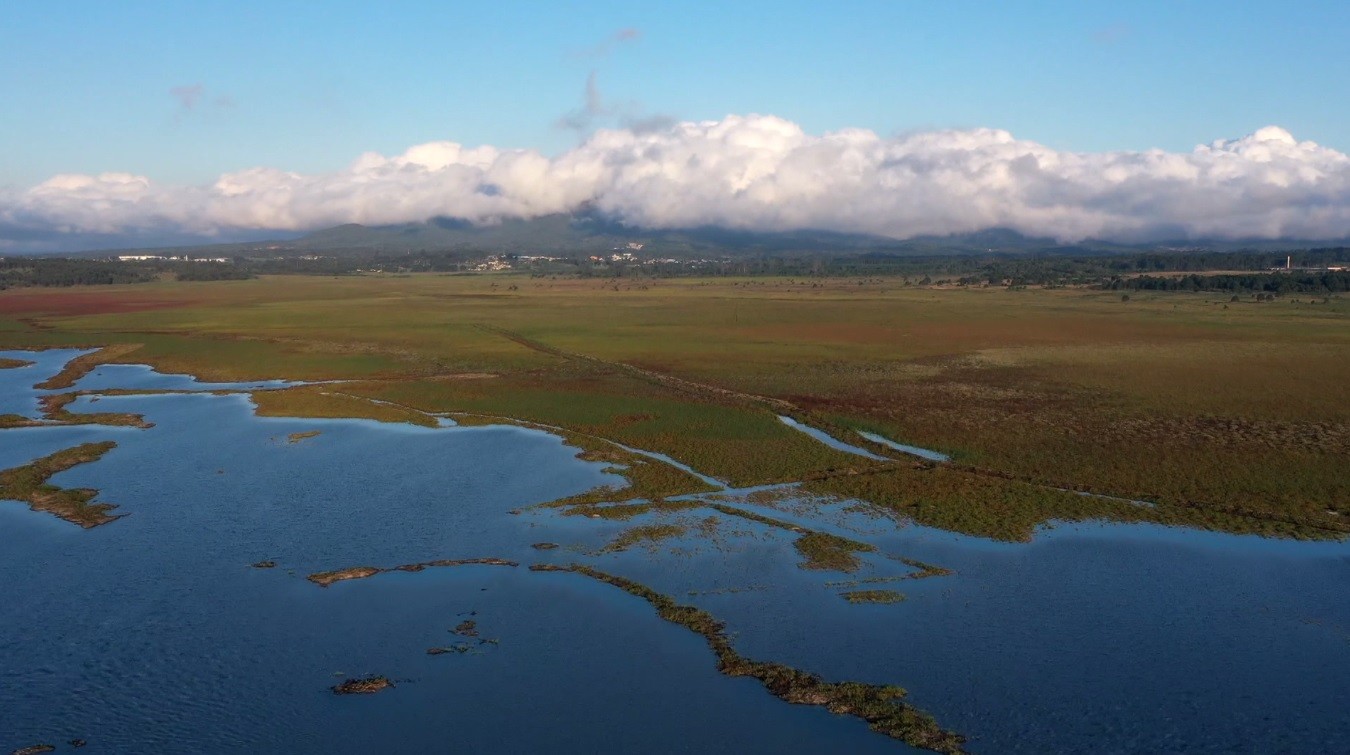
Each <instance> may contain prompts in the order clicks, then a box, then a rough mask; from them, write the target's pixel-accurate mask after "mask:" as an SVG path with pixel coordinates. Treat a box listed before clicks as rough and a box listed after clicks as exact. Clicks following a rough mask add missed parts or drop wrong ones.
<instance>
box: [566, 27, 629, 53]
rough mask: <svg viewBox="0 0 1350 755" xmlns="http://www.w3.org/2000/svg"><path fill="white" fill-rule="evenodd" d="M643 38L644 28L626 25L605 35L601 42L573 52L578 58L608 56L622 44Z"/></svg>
mask: <svg viewBox="0 0 1350 755" xmlns="http://www.w3.org/2000/svg"><path fill="white" fill-rule="evenodd" d="M639 39H642V30H641V29H637V28H634V27H631V26H629V27H625V28H623V29H619V30H618V31H616V32H614V33H613V34H610V35H609V36H608V37H605V38H604V40H603V41H601V42H600V43H599V44H597V45H595V46H593V47H589V48H587V49H585V50H581V51H579V52H576V53H573V56H572V57H576V58H607V57H609V56H610V55H611V54H613V52H614V50H615V49H616V48H618V47H619V46H620V45H623V44H626V43H628V42H636V41H638V40H639Z"/></svg>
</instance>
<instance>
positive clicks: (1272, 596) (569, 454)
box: [0, 350, 1350, 753]
mask: <svg viewBox="0 0 1350 755" xmlns="http://www.w3.org/2000/svg"><path fill="white" fill-rule="evenodd" d="M78 353H80V352H76V351H69V350H66V351H49V352H37V353H27V352H5V353H3V354H0V356H10V357H19V358H25V359H28V360H30V361H35V362H36V364H35V365H33V366H31V367H25V368H17V369H8V370H0V405H3V407H4V408H3V409H2V410H0V413H20V414H24V415H26V416H32V417H37V416H38V415H37V414H36V412H37V403H36V401H37V398H38V397H39V396H41V395H43V393H44V392H43V391H38V390H35V389H34V388H33V387H32V386H33V385H34V384H35V383H37V382H40V381H41V380H43V379H45V378H46V377H48V376H50V375H51V374H54V373H55V372H56V371H58V370H59V369H60V367H61V365H62V364H64V362H65V361H66V360H68V359H70V358H73V357H74V356H76V355H77V354H78ZM282 385H285V384H284V383H281V382H266V383H259V384H252V383H250V384H242V385H236V384H202V383H198V382H197V381H195V380H194V379H192V378H191V377H190V376H167V375H159V374H158V373H155V372H154V371H153V370H150V369H149V368H146V367H143V366H104V367H100V368H99V369H97V370H96V371H95V372H93V373H91V374H90V375H88V376H86V377H85V378H83V379H82V380H81V381H80V382H79V383H78V384H77V385H76V388H77V389H82V390H89V391H104V390H110V389H137V390H171V391H179V392H176V393H162V394H152V395H128V396H101V397H98V396H85V397H82V398H80V399H79V400H77V401H76V402H74V403H72V404H71V405H70V407H69V408H70V410H71V411H72V412H76V413H79V412H81V411H100V412H133V413H139V414H144V415H145V417H146V419H147V420H149V421H150V422H152V423H154V427H152V428H150V429H147V430H140V429H133V428H114V427H103V426H95V425H85V426H59V427H37V428H22V429H10V430H4V431H2V432H0V468H9V467H14V466H18V465H22V464H24V463H27V462H28V461H31V460H33V459H36V458H39V457H42V456H44V455H47V454H50V453H53V452H55V451H58V450H61V449H63V448H69V447H71V446H74V445H78V444H80V443H85V442H90V441H100V440H113V441H115V442H116V443H117V444H118V446H117V448H115V449H114V450H112V451H111V452H109V453H108V454H107V455H106V456H105V457H104V458H103V459H101V460H100V461H97V462H94V463H90V464H85V465H81V466H77V467H75V468H73V469H70V470H68V471H66V472H62V473H60V474H58V475H56V476H55V477H53V478H52V483H53V484H57V485H60V486H62V487H90V488H97V489H98V490H99V491H100V494H99V496H98V498H97V499H96V500H98V501H107V502H111V503H115V504H117V505H118V506H119V508H118V509H117V510H116V512H115V513H118V514H125V515H126V516H125V517H124V518H121V519H118V520H116V521H113V522H111V523H108V524H106V525H103V526H100V527H97V528H94V529H89V530H84V529H81V528H79V527H77V526H75V525H72V524H69V523H67V522H64V521H62V520H60V519H57V518H56V517H54V516H52V515H50V514H47V513H41V512H34V511H30V510H29V509H28V508H27V506H26V505H24V504H20V503H16V502H6V503H3V504H0V572H2V573H3V574H4V578H3V580H0V623H2V624H3V627H4V631H3V632H0V659H3V662H0V711H3V714H0V751H8V750H7V749H6V748H8V749H16V748H20V747H25V746H29V745H33V744H36V743H39V742H50V743H52V744H56V745H59V749H60V750H67V749H70V748H69V747H68V746H67V745H66V744H65V743H66V742H67V741H68V740H71V739H76V738H79V739H85V740H88V746H87V747H86V748H85V750H84V751H85V752H131V751H148V750H168V751H183V752H221V753H224V752H238V751H240V750H250V751H270V752H279V751H286V752H332V751H353V752H362V751H400V752H419V751H422V752H440V751H450V750H454V751H467V752H535V751H540V750H554V751H568V752H572V751H577V752H580V751H597V750H599V751H618V750H623V751H644V752H686V751H699V752H821V751H835V752H906V751H909V748H908V747H907V746H905V745H904V744H902V743H899V742H897V741H895V740H891V739H889V738H886V737H884V736H881V735H878V734H876V733H873V732H871V731H869V730H868V728H867V725H866V724H865V723H863V722H862V721H860V720H858V719H855V718H851V717H846V716H836V715H832V714H830V713H828V712H827V711H825V710H824V709H822V708H818V707H812V706H805V705H789V704H787V703H785V702H783V701H781V700H779V699H777V698H775V697H774V696H772V695H770V694H769V693H768V692H766V691H765V689H764V687H763V686H762V685H761V684H760V683H759V682H758V681H756V680H754V679H750V678H729V677H726V676H723V675H721V674H719V673H718V671H717V669H716V663H715V660H714V657H713V655H712V653H711V652H710V650H709V649H708V647H707V644H706V642H705V641H704V639H703V638H702V637H700V636H698V635H696V634H693V633H691V632H689V631H687V630H685V629H684V628H682V627H680V626H677V625H675V624H672V623H669V622H666V621H663V620H661V619H660V618H659V617H658V616H657V615H656V613H655V612H654V611H653V609H652V607H651V605H649V604H648V603H647V602H645V601H643V600H640V599H637V598H635V597H633V596H630V595H628V594H626V593H624V592H622V591H620V590H618V589H616V588H614V587H612V586H610V585H606V584H603V583H600V582H596V581H594V580H591V579H587V578H586V577H584V576H582V575H578V574H568V573H535V572H530V571H529V570H528V569H527V566H528V565H529V564H533V563H545V562H547V563H557V564H566V563H572V562H580V563H586V564H590V565H592V566H594V567H595V568H597V569H601V570H604V571H606V572H608V573H612V574H617V575H621V576H623V577H627V578H629V579H633V580H636V581H638V582H641V583H643V584H646V585H649V586H651V587H652V588H653V589H656V590H658V591H660V592H662V593H665V594H667V595H670V596H671V597H673V598H675V599H676V600H678V601H680V602H685V603H689V604H691V605H695V606H698V607H700V608H703V609H705V610H707V611H709V612H711V613H712V614H714V615H715V616H716V617H718V618H719V619H721V620H723V621H725V622H726V623H727V632H728V634H729V635H730V637H731V638H732V642H733V644H734V646H735V648H736V650H737V651H739V652H740V653H741V654H742V655H744V656H747V657H749V658H753V659H756V660H765V661H775V662H779V663H785V664H788V665H791V666H794V667H797V668H800V669H803V670H807V671H811V672H814V673H818V674H820V675H821V676H823V677H825V678H826V679H829V680H832V681H843V680H855V681H864V682H870V683H877V684H898V685H901V686H903V687H905V688H907V689H908V690H909V691H910V696H909V701H910V702H911V703H912V704H914V705H915V706H917V707H919V708H921V709H923V710H926V711H928V712H929V713H931V714H932V715H934V716H935V717H936V718H937V720H938V722H939V723H940V724H941V725H942V726H944V727H945V728H948V729H952V730H955V731H958V732H960V733H962V734H964V735H966V736H967V737H969V742H968V748H969V749H970V750H971V751H973V752H1010V751H1025V752H1057V751H1058V752H1070V751H1079V752H1081V751H1133V752H1156V751H1177V750H1182V749H1184V750H1186V751H1189V752H1231V751H1253V752H1274V751H1294V752H1312V751H1318V752H1332V751H1350V678H1347V675H1346V674H1345V670H1346V669H1347V668H1350V589H1347V587H1350V545H1347V544H1346V543H1301V542H1292V541H1281V540H1270V539H1263V538H1257V537H1249V536H1232V535H1222V534H1216V533H1209V532H1199V531H1193V530H1185V529H1175V528H1166V527H1159V526H1152V525H1148V526H1141V525H1120V524H1109V523H1085V524H1076V525H1059V526H1056V527H1053V528H1047V529H1045V530H1044V531H1041V532H1039V533H1037V535H1036V537H1035V538H1034V539H1033V541H1032V542H1030V543H1016V544H1009V543H998V542H991V541H988V540H982V539H978V538H971V537H966V536H961V535H955V534H952V533H947V532H942V531H940V530H934V529H930V528H925V527H919V526H915V525H913V524H911V523H908V522H904V521H895V520H893V519H891V518H889V517H886V516H883V515H881V514H880V513H877V512H869V511H867V510H865V509H860V507H858V506H856V505H850V502H837V501H819V500H814V499H805V498H799V497H795V495H794V494H793V492H792V491H791V490H790V489H788V490H786V491H779V499H778V500H775V501H771V502H769V503H765V502H764V501H763V500H761V499H759V498H753V497H751V498H746V497H745V496H747V495H749V494H733V496H732V497H733V499H735V498H736V496H737V495H741V499H740V500H738V501H735V503H736V505H737V506H741V507H743V508H744V510H746V511H752V512H757V513H761V514H765V515H768V516H771V517H774V518H777V519H784V520H789V521H793V522H795V523H800V524H801V525H803V526H807V527H810V528H813V529H818V530H821V531H825V532H833V533H838V534H843V535H847V536H848V537H852V538H855V539H859V540H862V541H865V542H868V543H871V544H872V545H874V546H876V547H877V549H878V550H877V552H875V553H870V554H864V558H865V565H864V567H863V569H862V570H861V571H860V572H859V573H858V574H853V575H842V574H838V573H834V572H822V571H806V570H802V569H800V568H798V567H797V562H798V561H799V560H800V557H799V555H798V554H797V553H796V551H795V550H794V549H793V547H792V543H793V539H794V537H795V536H794V535H793V534H792V533H789V532H786V531H784V530H782V529H780V528H775V527H772V526H767V525H764V524H762V523H759V522H755V521H750V520H747V519H744V518H741V517H735V516H728V515H726V514H724V513H721V512H717V511H714V510H711V509H693V510H688V511H681V512H674V513H658V514H651V515H647V516H645V517H641V518H638V519H634V520H632V521H630V522H618V521H610V520H593V519H587V518H584V517H568V516H562V515H560V514H559V513H558V512H557V511H556V510H553V509H541V508H531V507H532V506H534V505H535V504H539V503H543V502H546V501H550V500H554V499H557V498H560V497H563V496H568V495H573V494H576V493H580V492H583V491H586V490H589V489H591V488H594V487H596V486H599V485H621V484H623V479H622V478H620V477H617V476H615V475H613V474H609V473H607V472H606V471H605V468H606V465H605V464H602V463H593V462H586V461H582V460H579V459H578V458H576V454H577V452H578V450H579V449H576V448H573V447H569V446H567V445H566V444H565V443H564V442H563V440H562V439H561V438H560V437H558V436H557V435H553V434H550V433H547V432H544V431H541V430H534V429H525V428H521V427H513V426H490V427H441V428H423V427H412V426H406V425H392V424H381V423H376V422H373V421H365V420H307V419H278V418H261V417H257V416H255V414H254V412H253V406H252V403H251V402H250V400H249V398H248V396H247V393H246V392H247V391H249V390H254V389H260V388H261V389H267V388H275V387H280V386H282ZM221 391H224V392H227V393H223V394H217V393H212V392H221ZM230 391H235V392H233V393H228V392H230ZM95 399H96V400H95ZM308 432H317V433H318V434H317V435H314V436H312V437H307V438H304V439H303V440H300V441H299V442H292V441H291V439H290V436H291V434H293V433H308ZM752 500H754V501H759V502H758V503H753V502H751V501H752ZM651 523H673V524H681V525H684V526H686V527H687V528H688V529H687V533H686V535H685V536H682V537H676V538H672V539H669V540H664V541H661V542H659V543H653V544H650V545H646V546H643V545H639V546H636V547H631V548H629V549H627V550H624V551H620V552H601V551H602V548H603V546H605V544H606V543H608V542H610V541H611V540H612V538H614V537H615V536H617V535H618V534H620V533H621V532H623V531H625V530H627V529H628V528H630V527H632V526H634V525H636V524H651ZM539 542H553V543H558V544H560V546H561V547H559V548H557V549H555V550H549V551H540V550H536V549H534V548H533V547H531V546H532V544H534V543H539ZM467 558H499V559H509V560H512V561H516V562H519V564H520V566H518V567H510V566H489V565H469V566H456V567H447V568H429V569H426V570H424V571H419V572H397V571H396V572H391V573H386V574H380V575H378V576H375V577H372V578H369V579H363V580H358V581H349V582H342V583H338V584H335V585H333V586H331V587H327V588H321V587H318V586H316V585H314V584H312V583H310V582H309V581H307V580H305V578H304V577H305V576H306V575H308V574H311V573H314V572H318V571H325V570H332V569H341V568H346V567H353V566H363V565H369V566H375V567H384V568H387V567H394V566H398V565H402V564H412V563H418V562H425V561H431V560H436V559H467ZM899 558H908V559H917V560H919V561H922V562H925V563H930V564H935V565H937V566H941V567H943V568H945V569H948V570H951V571H953V572H954V573H953V574H949V575H945V576H936V577H929V578H926V579H903V577H905V576H906V575H911V574H912V573H913V572H914V569H913V568H912V567H910V566H906V565H905V564H904V563H902V562H900V561H898V560H897V559H899ZM263 560H271V561H274V562H275V563H276V567H275V568H267V569H261V568H254V567H253V566H252V564H254V563H256V562H260V561H263ZM891 579H894V580H895V581H875V582H866V583H861V580H891ZM855 583H857V584H855ZM860 587H878V588H886V589H893V590H897V591H899V592H901V593H903V594H904V595H905V598H906V599H905V600H904V601H903V602H899V603H894V604H890V605H854V604H850V603H848V602H846V601H845V600H843V599H842V598H841V597H840V593H841V592H843V591H846V590H850V589H859V588H860ZM466 620H469V621H473V622H475V623H476V631H477V632H478V637H476V638H469V639H466V638H465V637H464V636H463V635H460V634H456V633H454V632H453V631H451V630H453V629H454V628H455V627H456V626H459V625H461V623H462V622H464V621H466ZM456 645H467V646H469V647H468V648H467V650H465V652H459V651H453V652H448V653H444V654H440V655H429V654H428V653H427V650H428V649H430V648H441V647H453V646H456ZM376 674H378V675H384V676H387V677H389V678H390V679H392V680H393V681H394V683H395V687H394V689H392V690H387V691H384V692H381V693H379V694H377V695H370V696H337V695H334V694H332V692H331V691H330V687H331V686H332V685H334V684H336V683H338V682H340V681H342V680H343V679H344V678H348V677H355V676H365V675H376Z"/></svg>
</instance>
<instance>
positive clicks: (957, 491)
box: [0, 275, 1350, 539]
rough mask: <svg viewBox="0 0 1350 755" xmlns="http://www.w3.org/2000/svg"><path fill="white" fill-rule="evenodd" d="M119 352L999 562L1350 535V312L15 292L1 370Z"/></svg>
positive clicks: (1040, 293)
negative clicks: (981, 549)
mask: <svg viewBox="0 0 1350 755" xmlns="http://www.w3.org/2000/svg"><path fill="white" fill-rule="evenodd" d="M110 344H127V345H128V346H127V347H126V348H125V349H124V350H123V351H122V352H121V353H119V354H117V356H116V359H117V361H125V362H143V363H148V364H151V365H153V366H155V367H156V368H158V369H161V370H164V371H172V372H188V373H192V374H195V375H198V376H200V377H202V378H203V379H208V380H239V379H261V378H292V379H305V380H324V379H342V380H353V381H357V382H352V383H347V384H343V385H342V386H340V392H341V393H342V394H344V395H343V396H342V397H341V398H337V397H333V396H325V395H320V394H321V392H320V391H317V390H303V391H286V392H280V393H275V394H270V395H268V396H266V398H264V399H263V400H262V401H260V404H261V405H262V408H263V410H264V411H266V412H267V413H270V414H292V415H295V416H340V415H346V416H370V417H372V418H376V419H388V420H393V421H422V422H425V421H426V419H425V415H424V414H422V413H424V412H464V413H470V414H475V415H490V416H495V417H507V418H514V419H518V420H524V421H528V422H533V423H539V424H545V425H552V426H557V427H561V428H564V429H566V430H567V431H570V432H572V433H577V434H580V435H581V436H588V437H593V438H599V439H606V440H612V441H617V442H619V443H623V444H626V445H630V446H634V447H638V448H642V449H647V450H652V451H659V452H662V453H665V454H669V455H670V456H672V457H674V458H675V459H677V460H679V461H682V462H684V463H687V464H690V465H691V466H693V467H694V468H696V469H698V470H699V471H701V472H703V473H705V474H709V475H712V476H714V477H717V478H719V479H723V480H726V481H728V482H730V483H733V484H736V485H750V484H758V483H765V482H776V481H785V480H801V479H807V478H810V479H811V480H812V482H811V483H810V486H811V489H812V490H813V491H815V492H821V493H828V494H832V495H839V496H849V497H859V498H862V499H865V500H869V501H872V502H874V503H878V504H881V505H885V506H889V507H892V508H895V509H896V510H899V511H901V512H903V513H906V514H907V515H910V516H913V517H915V518H916V519H918V520H919V521H923V522H927V523H931V524H934V525H937V526H941V527H947V528H951V529H955V530H960V531H964V532H970V533H972V534H978V535H982V536H989V537H1001V538H1007V539H1021V538H1025V537H1028V536H1029V535H1030V533H1031V532H1032V530H1033V529H1034V527H1035V526H1036V525H1037V524H1039V523H1042V522H1044V521H1046V520H1050V519H1081V518H1094V517H1107V518H1122V519H1149V520H1156V521H1164V522H1169V523H1180V524H1189V525H1194V526H1204V527H1212V528H1217V529H1225V530H1234V531H1250V532H1266V533H1271V534H1281V535H1294V536H1301V537H1328V536H1332V537H1334V536H1343V535H1344V534H1345V533H1346V532H1347V531H1350V474H1347V471H1346V470H1347V460H1350V387H1347V381H1346V379H1345V378H1346V376H1347V375H1350V301H1347V300H1345V299H1339V298H1332V299H1329V300H1324V299H1322V298H1317V299H1310V298H1306V297H1304V298H1299V297H1291V298H1289V299H1282V300H1279V301H1275V302H1269V303H1260V304H1258V303H1255V302H1251V301H1242V302H1229V301H1228V300H1227V298H1226V297H1222V296H1220V295H1217V294H1203V293H1201V294H1191V293H1158V294H1147V293H1136V294H1134V295H1132V297H1131V299H1130V301H1128V302H1125V301H1121V298H1120V296H1119V294H1113V293H1110V292H1101V291H1091V290H1086V289H1058V290H1036V289H1031V290H1007V289H1002V288H988V289H983V288H971V289H961V288H952V289H938V288H915V287H901V286H899V285H896V284H895V282H893V281H888V280H886V279H880V280H878V279H872V280H869V281H857V280H849V279H831V280H825V281H822V280H812V281H800V280H788V279H740V280H738V279H721V278H719V279H715V280H714V279H672V280H654V281H653V280H647V281H643V282H641V283H637V282H615V281H601V280H595V279H587V280H583V279H560V280H553V279H543V278H529V277H524V276H501V275H485V276H447V275H414V276H387V277H386V276H369V277H359V278H358V277H344V278H318V277H300V276H288V277H273V278H263V279H259V280H250V281H228V282H219V283H168V282H165V283H156V284H148V285H137V286H125V287H115V286H103V287H96V288H95V287H90V288H76V289H63V290H60V291H54V290H51V289H44V290H36V289H28V290H11V291H4V292H0V346H2V347H5V348H31V347H45V346H69V345H86V346H92V345H99V346H103V345H110ZM133 345H138V346H136V347H135V348H131V347H132V346H133ZM335 390H339V389H337V388H335ZM364 399H377V400H379V401H383V402H388V403H382V404H381V403H372V402H370V401H366V400H364ZM784 402H786V404H784ZM785 405H786V406H791V407H792V408H793V411H792V413H793V415H794V416H796V417H798V418H799V419H806V420H807V421H809V422H811V423H812V424H816V425H817V426H820V427H826V428H829V429H831V430H832V431H833V432H834V433H835V434H836V435H839V436H844V435H850V436H851V434H852V430H853V429H862V430H869V431H873V432H877V433H880V434H882V435H884V436H886V437H889V438H891V439H893V440H896V441H899V442H902V443H908V444H913V445H917V446H923V447H927V448H933V449H936V450H939V451H943V452H945V453H948V454H950V455H951V456H952V457H953V460H954V465H952V466H942V467H940V468H938V469H934V470H928V471H923V470H916V469H914V468H913V467H912V465H911V464H910V463H909V461H908V460H907V461H904V462H898V463H894V464H891V465H889V466H891V467H893V469H888V470H886V471H884V472H881V473H874V474H852V473H857V472H872V471H874V470H873V468H874V467H876V466H878V465H877V463H876V462H870V461H867V460H864V459H861V458H859V457H856V456H852V455H849V454H845V453H843V452H839V451H835V450H832V449H830V448H828V447H826V446H824V445H823V444H820V443H818V442H816V441H815V440H812V439H811V438H809V437H807V436H805V435H803V434H801V433H799V432H797V431H795V430H792V429H790V428H788V427H786V426H784V425H783V424H782V423H780V422H779V421H778V420H777V418H776V416H775V414H777V413H782V407H783V406H785ZM418 418H421V419H418ZM853 440H856V438H854V439H853ZM586 447H587V448H597V447H598V446H595V445H594V444H592V443H587V444H586ZM869 447H870V446H869ZM690 479H692V478H690ZM1049 488H1068V489H1073V490H1081V491H1091V492H1094V493H1099V494H1105V495H1111V496H1118V497H1121V498H1128V499H1142V500H1147V501H1152V502H1156V503H1157V504H1158V505H1157V508H1156V509H1145V508H1142V507H1139V506H1134V505H1131V504H1124V503H1119V502H1111V501H1106V500H1105V499H1090V498H1084V497H1082V496H1076V495H1072V494H1069V493H1060V492H1058V491H1054V490H1050V489H1049Z"/></svg>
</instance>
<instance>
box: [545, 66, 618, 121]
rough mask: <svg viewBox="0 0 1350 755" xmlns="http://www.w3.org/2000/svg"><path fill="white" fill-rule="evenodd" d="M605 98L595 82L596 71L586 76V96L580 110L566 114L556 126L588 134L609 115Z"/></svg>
mask: <svg viewBox="0 0 1350 755" xmlns="http://www.w3.org/2000/svg"><path fill="white" fill-rule="evenodd" d="M608 114H609V111H608V110H607V109H606V108H605V101H604V98H603V97H601V96H600V87H599V86H598V85H597V84H596V81H595V71H591V72H590V73H589V74H588V75H587V76H586V94H585V98H584V100H583V101H582V105H581V107H580V108H578V109H576V110H573V111H571V112H569V113H566V114H564V115H563V116H562V117H560V118H559V119H558V120H557V121H555V122H554V124H553V125H554V126H555V127H557V128H561V129H566V130H568V131H577V132H580V133H588V132H590V131H591V130H592V129H593V128H595V124H596V122H597V121H598V120H599V119H601V118H603V117H604V116H606V115H608Z"/></svg>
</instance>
